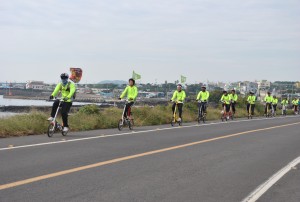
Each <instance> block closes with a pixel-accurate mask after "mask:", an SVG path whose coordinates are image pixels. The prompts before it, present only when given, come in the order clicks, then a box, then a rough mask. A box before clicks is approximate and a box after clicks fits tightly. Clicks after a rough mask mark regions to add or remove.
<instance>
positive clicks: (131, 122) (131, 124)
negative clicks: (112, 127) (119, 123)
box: [128, 119, 134, 130]
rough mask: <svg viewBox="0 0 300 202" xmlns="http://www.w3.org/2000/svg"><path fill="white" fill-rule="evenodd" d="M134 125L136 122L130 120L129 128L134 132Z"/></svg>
mask: <svg viewBox="0 0 300 202" xmlns="http://www.w3.org/2000/svg"><path fill="white" fill-rule="evenodd" d="M133 125H134V122H133V120H132V119H130V120H129V121H128V128H129V130H133Z"/></svg>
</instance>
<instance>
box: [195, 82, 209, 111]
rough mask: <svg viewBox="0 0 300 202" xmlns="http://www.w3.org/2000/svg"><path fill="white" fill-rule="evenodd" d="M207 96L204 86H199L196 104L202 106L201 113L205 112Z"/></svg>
mask: <svg viewBox="0 0 300 202" xmlns="http://www.w3.org/2000/svg"><path fill="white" fill-rule="evenodd" d="M208 98H209V92H208V91H207V90H206V86H205V85H202V86H201V91H200V92H199V93H198V96H197V99H196V101H197V102H199V104H198V106H199V107H201V106H202V107H203V113H204V114H206V113H207V112H206V109H207V101H208Z"/></svg>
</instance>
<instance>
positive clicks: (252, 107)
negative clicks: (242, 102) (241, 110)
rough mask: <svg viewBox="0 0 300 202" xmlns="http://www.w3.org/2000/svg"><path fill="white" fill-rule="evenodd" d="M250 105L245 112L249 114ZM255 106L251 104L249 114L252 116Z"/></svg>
mask: <svg viewBox="0 0 300 202" xmlns="http://www.w3.org/2000/svg"><path fill="white" fill-rule="evenodd" d="M249 109H250V104H247V112H248V113H249ZM254 109H255V104H251V114H252V115H254Z"/></svg>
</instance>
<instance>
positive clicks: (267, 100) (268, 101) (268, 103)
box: [265, 92, 273, 115]
mask: <svg viewBox="0 0 300 202" xmlns="http://www.w3.org/2000/svg"><path fill="white" fill-rule="evenodd" d="M272 102H273V97H272V96H271V92H268V95H267V96H266V97H265V115H266V114H267V107H268V109H269V110H271V109H272Z"/></svg>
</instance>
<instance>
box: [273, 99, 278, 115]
mask: <svg viewBox="0 0 300 202" xmlns="http://www.w3.org/2000/svg"><path fill="white" fill-rule="evenodd" d="M277 104H278V98H277V97H276V95H274V96H273V101H272V105H273V109H274V113H276V109H277Z"/></svg>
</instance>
